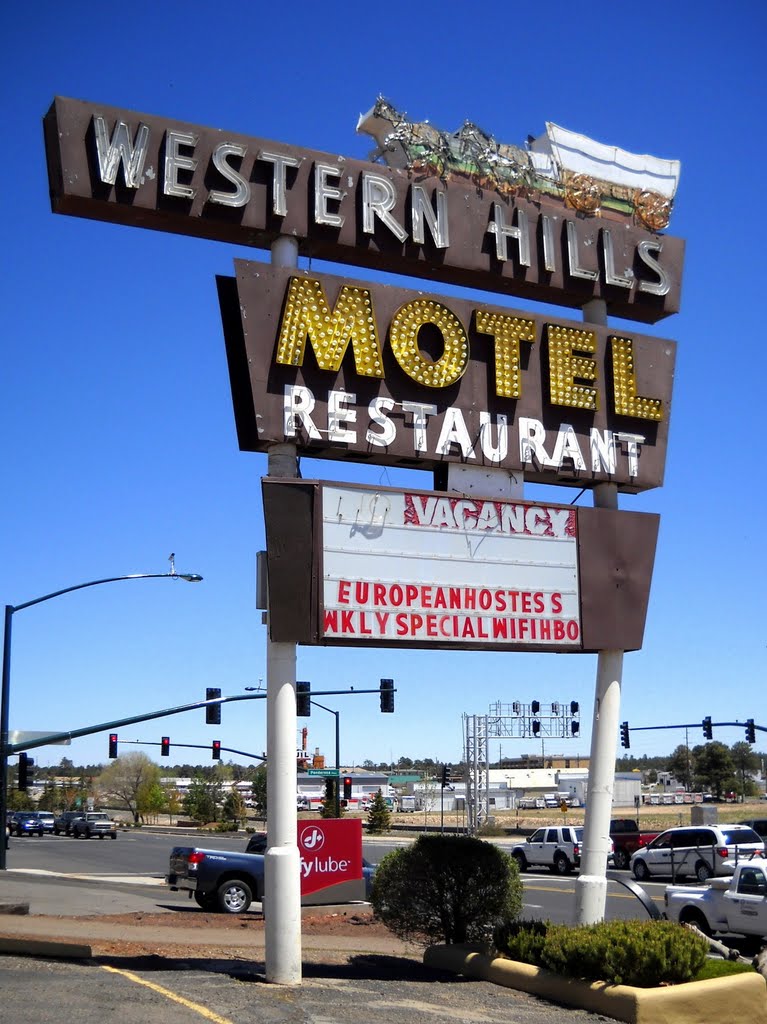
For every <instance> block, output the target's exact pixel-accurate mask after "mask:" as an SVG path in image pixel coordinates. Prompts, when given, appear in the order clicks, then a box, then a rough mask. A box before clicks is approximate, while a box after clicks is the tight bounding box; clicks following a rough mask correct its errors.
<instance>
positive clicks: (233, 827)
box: [213, 821, 239, 832]
mask: <svg viewBox="0 0 767 1024" xmlns="http://www.w3.org/2000/svg"><path fill="white" fill-rule="evenodd" d="M238 828H239V826H238V824H237V822H236V821H218V822H216V824H215V825H214V827H213V831H214V832H237V831H238Z"/></svg>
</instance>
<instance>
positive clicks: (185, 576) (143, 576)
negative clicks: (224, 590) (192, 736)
mask: <svg viewBox="0 0 767 1024" xmlns="http://www.w3.org/2000/svg"><path fill="white" fill-rule="evenodd" d="M174 557H175V556H174V555H171V556H170V572H137V573H132V574H131V575H129V576H108V577H107V578H106V579H103V580H90V582H88V583H76V584H75V585H74V586H73V587H64V589H63V590H54V591H53V593H51V594H44V595H43V596H42V597H36V598H34V600H32V601H25V602H24V603H23V604H16V605H13V604H7V605H6V606H5V631H4V633H3V678H2V689H0V826H2V828H3V829H5V819H6V817H7V811H8V714H9V705H10V695H11V693H10V691H11V624H12V621H13V616H14V614H15V613H16V612H20V611H23V610H24V609H25V608H31V607H32V606H33V605H35V604H42V603H43V602H44V601H51V600H53V598H54V597H61V596H62V594H71V593H72V591H74V590H84V589H85V588H86V587H98V586H99V585H100V584H102V583H118V582H120V581H121V580H186V582H187V583H201V582H202V576H200V575H199V574H198V573H196V572H183V573H182V572H176V566H175V562H174ZM6 860H7V858H6V850H5V843H4V842H2V841H0V871H5V869H6Z"/></svg>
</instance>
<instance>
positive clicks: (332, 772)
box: [306, 768, 338, 779]
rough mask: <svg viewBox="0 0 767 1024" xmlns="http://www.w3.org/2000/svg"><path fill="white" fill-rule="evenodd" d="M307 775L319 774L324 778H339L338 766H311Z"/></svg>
mask: <svg viewBox="0 0 767 1024" xmlns="http://www.w3.org/2000/svg"><path fill="white" fill-rule="evenodd" d="M306 774H307V775H319V776H320V778H323V779H337V778H338V768H309V769H307V772H306Z"/></svg>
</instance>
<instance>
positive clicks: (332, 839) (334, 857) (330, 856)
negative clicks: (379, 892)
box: [298, 818, 364, 898]
mask: <svg viewBox="0 0 767 1024" xmlns="http://www.w3.org/2000/svg"><path fill="white" fill-rule="evenodd" d="M298 852H299V855H300V857H301V896H302V897H304V896H310V895H312V894H314V893H318V892H320V891H322V890H327V889H329V888H331V887H334V888H335V887H337V886H343V885H345V884H348V883H355V882H359V883H360V886H359V887H360V888H363V896H361V897H359V898H364V887H362V885H361V880H362V822H361V821H360V819H359V818H349V819H343V818H324V819H322V820H320V821H310V822H300V823H299V828H298ZM336 896H337V898H340V895H339V894H338V893H336Z"/></svg>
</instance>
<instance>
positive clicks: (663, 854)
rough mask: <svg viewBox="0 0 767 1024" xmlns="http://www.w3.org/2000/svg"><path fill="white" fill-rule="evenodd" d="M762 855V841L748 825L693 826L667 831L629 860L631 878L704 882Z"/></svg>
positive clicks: (729, 872)
mask: <svg viewBox="0 0 767 1024" xmlns="http://www.w3.org/2000/svg"><path fill="white" fill-rule="evenodd" d="M763 854H764V840H762V839H760V837H759V836H758V835H757V834H756V832H754V830H753V829H752V828H749V827H748V826H747V825H726V824H721V825H694V826H692V827H690V826H679V827H677V828H669V829H666V831H665V832H661V834H660V835H659V836H658V837H657V839H653V841H652V842H651V843H648V845H647V846H643V847H641V848H640V849H639V850H637V851H636V853H634V854H632V857H631V870H632V872H633V874H634V878H636V879H637V881H639V882H643V881H645V880H646V879H648V878H649V877H650V876H651V875H666V876H670V877H671V878H685V877H686V876H689V875H694V876H695V878H697V880H698V881H699V882H706V881H708V879H709V878H711V877H712V875H731V874H732V873H733V871H734V870H735V866H736V864H737V863H738V862H739V861H742V860H744V859H747V858H749V857H759V856H762V855H763Z"/></svg>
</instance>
